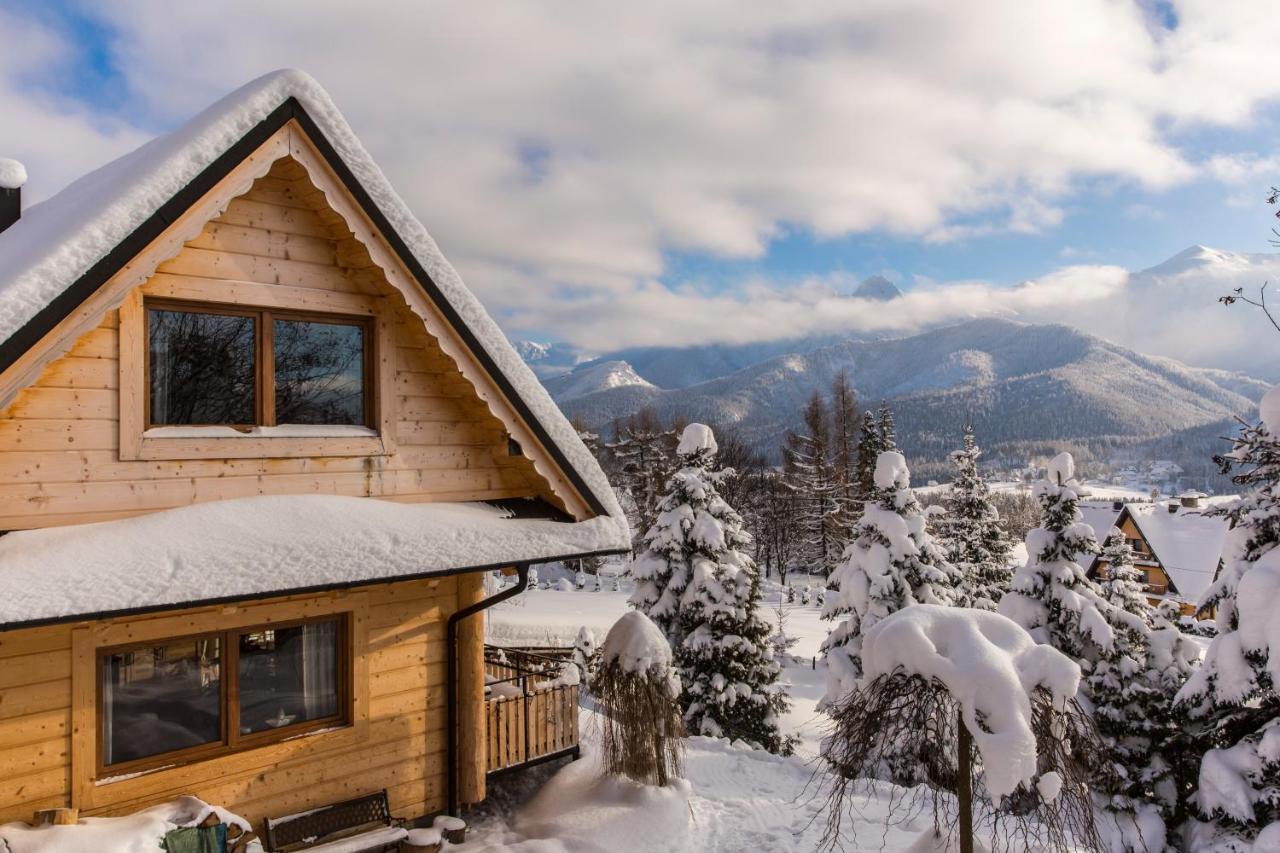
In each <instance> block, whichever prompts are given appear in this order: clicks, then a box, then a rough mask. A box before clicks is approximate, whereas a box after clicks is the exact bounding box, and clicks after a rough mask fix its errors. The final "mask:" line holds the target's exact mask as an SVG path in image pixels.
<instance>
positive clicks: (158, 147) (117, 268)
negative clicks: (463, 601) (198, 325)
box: [0, 71, 626, 547]
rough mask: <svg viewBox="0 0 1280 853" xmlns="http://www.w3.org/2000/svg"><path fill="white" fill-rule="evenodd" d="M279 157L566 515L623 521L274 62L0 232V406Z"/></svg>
mask: <svg viewBox="0 0 1280 853" xmlns="http://www.w3.org/2000/svg"><path fill="white" fill-rule="evenodd" d="M283 157H291V158H292V159H293V160H295V161H297V162H298V163H300V164H302V166H303V167H304V168H305V169H306V170H307V173H308V177H309V178H310V180H311V181H312V182H313V183H314V184H315V185H316V186H317V187H318V188H320V189H321V190H322V191H323V192H324V193H325V196H326V201H327V202H328V204H329V206H330V207H331V208H332V209H333V210H334V211H335V212H337V213H338V214H339V215H340V216H341V217H342V218H343V220H344V221H345V223H346V226H347V228H349V229H350V230H351V231H352V232H353V233H354V234H355V236H356V238H357V239H358V240H359V241H360V242H361V243H362V244H363V245H364V247H365V248H366V249H367V250H368V252H369V254H370V257H371V258H372V259H373V261H374V263H375V264H376V265H377V266H378V267H379V268H380V269H381V270H382V272H383V273H384V274H385V277H386V280H387V282H388V283H390V284H391V285H392V286H393V287H395V288H396V289H397V290H398V291H399V292H400V293H401V294H402V295H403V296H404V298H405V301H406V302H407V304H408V305H409V307H410V309H411V310H412V311H413V312H414V314H415V315H417V316H418V317H419V318H420V319H421V320H422V321H423V323H424V325H425V326H426V328H427V331H428V332H429V333H430V334H431V335H432V336H433V337H434V338H436V340H437V341H438V342H439V344H440V347H441V348H442V349H443V350H444V351H445V352H446V353H447V354H448V355H449V356H450V358H452V359H453V360H454V361H455V363H457V365H458V368H459V370H460V371H461V372H462V373H463V375H464V376H465V377H466V378H467V379H468V381H470V382H471V384H472V385H473V387H474V388H475V390H476V393H477V394H478V395H479V396H480V397H481V398H482V399H483V400H484V401H485V403H486V404H487V405H488V407H489V409H490V411H492V412H493V414H494V415H495V416H497V417H498V418H499V419H500V420H501V421H502V422H503V424H504V425H505V426H506V427H507V429H508V431H509V432H510V434H511V435H512V437H513V438H515V439H516V440H517V441H519V442H520V444H521V446H522V447H523V448H524V449H525V453H526V455H527V456H529V457H530V458H531V459H532V460H533V462H534V466H535V468H536V470H537V471H538V473H539V474H541V475H542V476H543V477H544V478H545V479H546V480H547V482H548V483H550V484H551V486H552V488H553V490H554V491H555V492H556V494H557V495H558V496H559V497H560V498H561V499H562V500H564V501H565V503H566V505H567V507H568V508H569V509H570V511H571V512H573V514H574V515H576V516H578V517H579V518H582V517H586V516H587V515H609V516H612V517H613V518H615V519H617V520H618V521H620V522H621V525H622V526H621V530H620V535H619V545H620V547H622V543H623V542H625V540H626V536H625V535H624V533H625V521H623V518H624V517H623V515H622V512H621V509H620V508H619V506H618V503H617V500H616V498H615V497H614V495H613V491H612V489H611V488H610V487H609V484H608V481H607V479H606V478H605V476H604V473H603V472H602V471H601V470H600V468H599V465H598V464H597V463H596V462H595V459H594V458H593V457H592V455H591V453H590V451H588V450H587V449H586V447H585V446H583V444H582V442H581V441H580V440H579V439H578V436H577V433H576V431H575V430H574V429H573V427H572V426H571V425H570V424H569V423H568V421H567V420H566V419H565V417H564V415H563V414H562V413H561V412H560V410H559V408H558V407H557V406H556V405H555V403H554V402H553V401H552V400H551V398H550V396H549V395H548V394H547V393H546V391H545V389H543V388H542V386H541V384H540V383H539V382H538V380H537V379H536V378H535V377H534V375H533V373H532V372H531V371H530V370H529V368H528V367H527V366H526V365H525V364H524V361H523V360H522V359H521V358H520V356H519V355H518V354H517V353H516V352H515V350H514V348H513V347H512V346H511V345H510V343H509V342H508V341H507V339H506V337H505V335H503V333H502V332H501V330H500V329H499V328H498V326H497V324H496V323H495V322H494V321H493V319H492V318H491V317H490V316H489V315H488V313H487V312H486V311H485V310H484V308H483V307H482V306H481V305H480V303H479V301H478V300H476V298H475V297H474V296H473V295H472V294H471V292H470V291H469V290H468V289H467V288H466V287H465V285H464V284H463V283H462V281H461V279H460V278H459V276H458V274H457V272H456V271H455V270H454V269H453V267H452V266H451V265H450V264H449V263H448V261H447V260H445V258H444V257H443V255H441V253H440V251H439V249H438V247H437V246H436V244H435V242H434V241H433V240H432V239H431V237H430V236H429V235H428V234H427V232H426V230H425V229H424V228H423V226H422V225H421V223H419V222H418V221H417V219H416V218H414V216H413V214H412V213H411V212H410V211H409V210H408V208H407V207H406V206H405V205H404V203H403V201H401V200H400V198H399V196H398V195H396V193H395V192H394V191H393V190H392V189H391V187H390V185H389V183H388V182H387V180H386V178H385V176H383V174H382V173H381V171H380V170H379V169H378V168H377V166H376V165H375V164H374V163H373V161H372V160H371V158H370V157H369V155H368V153H367V152H366V151H365V150H364V148H363V147H362V146H361V145H360V143H359V141H358V140H357V139H356V138H355V135H354V134H353V133H352V131H351V129H350V127H349V126H348V125H347V123H346V121H345V120H344V119H343V118H342V116H341V115H340V114H339V113H338V111H337V109H336V108H335V107H334V106H333V103H332V101H330V100H329V97H328V95H327V94H326V93H325V92H324V91H323V89H321V88H320V87H319V85H318V84H316V83H315V82H314V81H313V80H312V79H311V78H310V77H308V76H307V75H305V74H302V73H300V72H296V71H285V72H276V73H274V74H271V75H268V76H266V77H263V78H261V79H260V80H257V81H255V82H253V83H250V84H249V85H247V86H245V87H244V88H242V89H241V90H240V91H238V92H236V93H233V94H232V95H230V96H228V97H227V98H225V99H223V100H222V101H220V102H219V103H218V104H216V105H214V106H213V107H211V108H210V109H209V110H206V111H205V112H204V113H202V114H201V115H200V116H198V117H197V118H196V119H193V120H192V121H191V122H190V123H188V124H187V125H186V126H184V127H183V128H181V129H179V130H178V131H175V132H174V133H173V134H170V135H169V136H166V137H160V138H158V139H156V140H154V141H152V142H151V143H148V144H147V145H145V146H143V147H142V148H140V149H138V151H135V152H133V153H132V154H129V155H126V156H125V157H123V158H121V159H120V160H117V161H115V162H114V163H111V164H108V165H107V166H105V167H103V168H102V169H100V170H98V171H97V172H94V173H92V174H90V175H88V176H86V177H85V178H82V179H81V180H80V181H77V182H76V183H74V184H72V185H71V186H70V187H68V188H67V190H64V191H63V192H62V193H60V194H59V195H58V196H55V197H54V198H52V199H50V200H49V201H47V202H45V203H43V204H40V205H36V206H35V207H34V208H32V209H31V210H30V211H29V212H28V213H27V214H26V215H25V216H24V218H23V219H22V220H20V221H19V222H18V223H17V224H16V225H14V226H13V227H11V228H10V229H9V231H7V232H6V233H4V234H3V235H0V336H3V342H2V343H0V405H4V404H5V403H7V402H8V401H9V400H11V399H12V398H13V396H14V395H15V394H16V393H17V392H18V391H20V390H21V389H22V388H24V387H26V385H27V384H29V383H30V382H32V381H34V379H35V376H36V375H37V374H38V372H39V369H40V368H41V366H43V365H44V364H46V363H47V362H48V361H50V360H51V359H52V358H55V357H57V356H58V355H59V354H60V353H61V352H62V351H65V349H66V348H67V347H68V346H69V345H70V343H71V342H72V341H74V340H75V339H76V338H77V337H78V336H79V335H80V334H82V333H83V332H85V331H87V330H88V329H89V328H91V327H92V326H93V325H94V323H95V322H96V321H97V319H99V318H100V317H101V316H102V314H103V313H104V312H105V311H107V310H109V309H110V308H112V307H114V306H115V305H118V304H119V303H120V301H121V300H122V299H123V298H124V294H125V293H127V292H128V291H129V290H130V289H131V288H133V287H136V286H137V285H138V284H140V283H141V282H142V281H144V280H145V279H146V278H147V277H148V276H149V275H150V274H151V273H152V272H154V270H155V266H156V265H157V264H158V263H160V262H161V261H163V260H165V259H166V258H168V257H172V256H173V255H175V254H176V253H177V252H178V251H180V250H181V248H182V246H183V244H184V242H185V241H186V240H188V239H190V238H191V237H193V236H194V235H195V234H196V233H197V232H198V231H199V230H200V228H202V227H203V226H204V224H205V223H206V222H208V221H209V220H210V219H212V218H214V217H215V216H217V215H218V214H219V213H220V212H221V211H222V210H223V209H225V207H226V205H227V204H228V203H229V202H230V200H231V199H232V198H234V197H235V196H237V195H239V194H242V193H244V192H245V191H247V190H248V189H249V187H251V186H252V185H253V182H254V181H255V180H256V179H258V178H260V177H262V176H263V175H265V174H266V173H267V171H268V170H269V169H270V168H271V165H272V164H273V163H275V162H276V161H278V160H279V159H281V158H283Z"/></svg>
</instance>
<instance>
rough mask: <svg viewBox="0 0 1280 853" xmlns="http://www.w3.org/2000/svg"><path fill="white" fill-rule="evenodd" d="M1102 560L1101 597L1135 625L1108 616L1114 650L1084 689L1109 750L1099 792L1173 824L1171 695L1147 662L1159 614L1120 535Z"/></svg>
mask: <svg viewBox="0 0 1280 853" xmlns="http://www.w3.org/2000/svg"><path fill="white" fill-rule="evenodd" d="M1099 559H1100V562H1102V563H1105V565H1106V578H1105V579H1104V580H1103V581H1102V583H1101V584H1100V586H1101V592H1102V597H1103V598H1104V599H1105V600H1106V601H1107V602H1108V603H1109V604H1110V605H1112V607H1114V608H1115V609H1116V610H1118V611H1120V612H1122V613H1127V614H1129V615H1130V616H1132V617H1133V620H1132V621H1128V620H1121V619H1116V618H1114V617H1112V618H1111V621H1112V624H1113V627H1114V628H1115V629H1116V632H1115V648H1114V650H1113V651H1112V653H1110V654H1105V655H1103V656H1102V657H1101V658H1099V659H1098V660H1097V661H1095V662H1094V663H1093V668H1092V670H1091V671H1089V672H1088V674H1087V675H1086V678H1085V682H1084V685H1083V692H1084V694H1085V695H1086V696H1087V697H1088V698H1089V700H1090V701H1091V703H1092V706H1093V719H1094V724H1095V725H1096V726H1097V728H1098V735H1099V737H1100V738H1101V740H1102V744H1103V746H1104V748H1105V749H1104V754H1103V755H1101V756H1099V757H1100V758H1101V759H1105V761H1102V762H1100V764H1102V766H1101V768H1100V773H1101V774H1103V780H1104V781H1103V784H1101V785H1096V786H1095V787H1096V788H1097V793H1098V794H1099V795H1100V796H1101V797H1105V801H1104V807H1105V808H1106V809H1107V810H1108V811H1110V812H1112V813H1113V814H1116V815H1117V816H1119V817H1120V818H1121V819H1125V818H1126V817H1127V818H1128V819H1129V820H1133V821H1144V822H1145V821H1147V820H1149V818H1148V815H1149V813H1150V812H1149V810H1150V809H1152V808H1157V809H1160V810H1162V811H1163V812H1164V814H1163V816H1162V821H1163V822H1164V823H1166V824H1168V823H1170V822H1171V821H1172V818H1173V816H1174V810H1175V809H1176V806H1177V798H1176V797H1175V796H1172V795H1171V792H1172V788H1171V787H1170V783H1169V781H1168V778H1169V775H1170V766H1169V763H1168V761H1167V760H1166V758H1165V756H1164V755H1163V752H1164V749H1165V747H1166V746H1167V745H1168V741H1169V736H1170V734H1171V732H1170V729H1169V725H1168V722H1169V719H1170V712H1171V708H1172V703H1173V695H1174V694H1173V692H1171V691H1168V690H1167V689H1165V688H1164V687H1163V686H1162V684H1161V682H1160V680H1159V678H1158V676H1157V674H1156V673H1155V672H1154V671H1153V667H1152V663H1151V662H1150V642H1151V639H1150V627H1151V625H1152V624H1153V623H1154V621H1155V618H1156V613H1155V609H1154V608H1153V607H1152V606H1151V604H1150V603H1149V602H1148V601H1147V597H1146V595H1145V594H1144V593H1143V583H1144V577H1143V574H1142V572H1140V571H1138V569H1136V568H1135V567H1134V565H1133V551H1132V549H1131V548H1130V547H1129V542H1128V540H1126V539H1125V537H1124V534H1123V533H1121V532H1120V531H1119V530H1117V529H1114V528H1113V529H1112V530H1111V532H1110V533H1109V534H1108V536H1107V539H1106V541H1105V543H1104V544H1103V546H1102V553H1101V556H1100V558H1099ZM1162 795H1163V796H1162ZM1152 825H1154V823H1153V824H1152ZM1131 847H1132V849H1141V848H1138V847H1136V844H1135V845H1131Z"/></svg>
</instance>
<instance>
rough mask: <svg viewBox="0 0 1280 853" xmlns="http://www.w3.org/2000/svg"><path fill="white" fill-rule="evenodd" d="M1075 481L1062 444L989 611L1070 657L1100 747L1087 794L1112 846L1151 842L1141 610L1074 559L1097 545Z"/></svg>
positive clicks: (1150, 704) (1153, 699) (1157, 820)
mask: <svg viewBox="0 0 1280 853" xmlns="http://www.w3.org/2000/svg"><path fill="white" fill-rule="evenodd" d="M1078 488H1079V486H1078V484H1077V483H1076V481H1075V462H1074V460H1073V459H1072V458H1071V454H1069V453H1062V454H1059V455H1058V456H1057V457H1056V458H1055V459H1054V460H1053V461H1052V462H1051V463H1050V464H1049V471H1048V479H1046V480H1044V481H1042V482H1040V483H1038V484H1037V486H1036V497H1037V499H1038V500H1039V501H1040V507H1041V526H1040V527H1038V528H1035V529H1033V530H1032V531H1031V532H1029V533H1028V534H1027V554H1028V559H1027V563H1026V565H1025V566H1023V567H1021V568H1020V569H1018V571H1017V572H1016V574H1015V575H1014V578H1013V585H1012V589H1011V590H1010V591H1009V592H1008V593H1007V594H1006V595H1005V596H1004V598H1003V599H1001V601H1000V605H999V612H1000V613H1003V614H1004V615H1005V616H1008V617H1010V618H1012V619H1013V620H1014V621H1015V622H1018V623H1019V624H1021V625H1022V626H1023V627H1024V628H1026V629H1027V630H1028V631H1030V632H1031V634H1032V636H1034V637H1035V638H1036V639H1037V640H1038V641H1040V642H1042V643H1048V644H1049V645H1052V646H1053V647H1054V648H1056V649H1058V651H1060V652H1063V653H1064V654H1066V655H1067V656H1068V657H1070V658H1072V659H1074V660H1075V661H1077V662H1078V663H1079V664H1080V667H1081V670H1082V671H1083V673H1084V675H1085V678H1084V680H1083V681H1082V683H1081V688H1080V692H1081V698H1082V700H1083V701H1084V702H1085V703H1086V706H1087V707H1089V708H1091V709H1092V711H1093V718H1094V722H1095V724H1096V725H1097V727H1098V731H1099V734H1100V735H1101V737H1102V740H1103V744H1104V746H1105V747H1106V748H1105V749H1104V750H1103V751H1102V752H1101V753H1100V754H1098V755H1094V756H1089V759H1090V762H1089V763H1090V769H1091V776H1092V779H1091V782H1092V784H1091V787H1092V789H1093V791H1094V795H1095V798H1096V799H1097V800H1098V801H1099V804H1100V805H1101V806H1102V807H1103V808H1104V809H1106V810H1107V811H1108V812H1110V813H1111V814H1112V815H1113V816H1114V817H1115V819H1116V821H1117V823H1118V827H1119V830H1120V832H1121V833H1122V835H1123V837H1124V838H1125V839H1126V843H1125V844H1124V845H1123V846H1122V847H1121V848H1120V849H1127V850H1141V849H1143V847H1140V846H1137V845H1150V844H1155V845H1156V846H1154V847H1152V848H1151V849H1156V850H1160V849H1163V845H1164V831H1165V830H1164V821H1163V819H1162V818H1161V816H1160V814H1159V813H1158V811H1157V809H1156V805H1155V804H1154V800H1155V795H1154V790H1155V788H1156V786H1157V785H1158V784H1159V783H1160V782H1161V780H1162V779H1163V777H1164V776H1165V774H1166V770H1167V768H1166V767H1165V766H1164V764H1163V760H1162V759H1161V758H1160V757H1159V756H1158V754H1157V753H1156V746H1157V744H1158V743H1159V741H1160V733H1159V732H1158V731H1157V729H1158V725H1157V721H1158V719H1159V716H1158V714H1159V713H1160V707H1161V694H1160V693H1159V691H1157V690H1156V689H1155V688H1154V686H1153V685H1152V684H1151V683H1150V681H1149V680H1148V679H1147V678H1146V672H1147V666H1146V642H1147V640H1146V636H1147V626H1148V620H1146V619H1144V618H1142V617H1140V616H1136V615H1134V614H1132V613H1130V612H1128V611H1126V610H1124V609H1122V608H1121V607H1118V606H1116V605H1115V604H1114V603H1112V602H1111V601H1109V600H1108V599H1107V597H1106V595H1105V593H1104V590H1103V589H1102V588H1100V587H1099V586H1098V585H1097V584H1096V583H1094V582H1093V581H1091V580H1089V579H1088V578H1087V577H1086V576H1085V572H1084V569H1082V568H1081V567H1080V564H1079V563H1077V562H1076V559H1077V557H1078V555H1081V554H1096V553H1098V550H1099V549H1098V543H1097V540H1096V539H1095V538H1094V536H1093V531H1092V529H1091V528H1089V527H1088V526H1087V525H1085V524H1084V523H1083V521H1082V518H1081V514H1080V510H1079V506H1078V496H1077V493H1076V489H1078ZM1130 562H1132V561H1130ZM1122 577H1124V578H1125V579H1124V580H1122V581H1117V583H1116V584H1115V588H1114V590H1113V592H1114V594H1115V595H1116V597H1117V598H1118V599H1120V600H1126V601H1127V600H1129V598H1130V592H1131V590H1128V589H1125V588H1124V587H1123V586H1122V584H1124V583H1129V582H1131V581H1132V578H1131V576H1128V575H1124V572H1123V570H1122ZM1139 589H1140V588H1139ZM1144 603H1145V602H1144ZM1148 609H1149V608H1148ZM1157 835H1158V836H1159V839H1158V840H1157V839H1156V838H1155V837H1154V836H1157Z"/></svg>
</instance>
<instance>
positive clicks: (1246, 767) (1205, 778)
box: [1178, 388, 1280, 851]
mask: <svg viewBox="0 0 1280 853" xmlns="http://www.w3.org/2000/svg"><path fill="white" fill-rule="evenodd" d="M1261 409H1262V417H1263V423H1260V424H1257V425H1246V426H1245V427H1244V429H1243V430H1242V431H1241V432H1240V434H1239V435H1238V436H1237V437H1236V438H1235V439H1233V440H1232V445H1233V446H1232V450H1231V452H1230V453H1227V454H1223V455H1221V456H1217V457H1215V458H1214V461H1216V462H1217V463H1218V464H1219V466H1220V467H1221V469H1222V471H1223V473H1224V474H1225V473H1231V474H1232V481H1233V482H1235V483H1236V484H1237V485H1239V486H1241V487H1242V489H1245V490H1247V493H1246V494H1245V495H1244V496H1243V497H1241V498H1240V499H1238V500H1236V501H1234V502H1232V503H1230V504H1227V505H1226V506H1223V507H1215V508H1214V509H1212V510H1210V512H1212V513H1214V514H1217V515H1221V516H1225V517H1226V519H1227V522H1228V524H1229V531H1228V533H1227V539H1226V542H1225V543H1224V545H1223V553H1222V568H1221V570H1220V571H1219V574H1218V578H1217V580H1215V581H1214V582H1213V584H1212V585H1211V586H1210V587H1209V589H1208V591H1207V592H1206V593H1205V596H1204V597H1203V598H1202V599H1201V601H1200V609H1201V611H1203V612H1213V611H1214V610H1215V609H1216V615H1217V624H1218V634H1217V635H1216V636H1215V637H1214V638H1213V641H1212V643H1210V645H1209V650H1208V652H1207V653H1206V655H1205V659H1204V664H1203V665H1202V666H1201V667H1200V669H1199V670H1198V671H1197V672H1196V673H1195V674H1193V675H1192V676H1191V677H1190V679H1189V680H1188V681H1187V683H1186V685H1185V686H1184V687H1183V688H1182V690H1181V691H1180V692H1179V694H1178V702H1179V705H1180V706H1181V707H1182V708H1184V709H1185V710H1186V711H1187V713H1188V715H1189V716H1190V718H1191V720H1192V724H1193V727H1194V730H1193V735H1194V736H1196V738H1197V741H1198V743H1199V745H1200V748H1201V751H1202V753H1203V756H1204V757H1203V759H1202V762H1201V764H1200V775H1199V790H1198V791H1197V792H1196V794H1195V797H1194V800H1193V803H1194V807H1195V809H1196V811H1197V812H1198V813H1199V817H1200V818H1201V820H1202V821H1203V823H1202V824H1200V825H1199V826H1197V827H1196V833H1195V834H1196V842H1197V843H1198V844H1201V845H1202V846H1203V849H1214V850H1232V851H1234V850H1256V849H1259V848H1258V847H1254V846H1251V845H1253V844H1254V843H1255V841H1257V840H1258V838H1259V836H1260V835H1261V834H1262V833H1263V832H1264V831H1265V832H1266V834H1267V836H1268V838H1269V840H1270V841H1271V843H1276V842H1277V841H1280V826H1277V823H1280V694H1278V693H1277V677H1278V676H1280V649H1278V648H1276V646H1277V643H1276V642H1275V641H1274V640H1273V639H1272V638H1274V637H1275V636H1276V633H1275V627H1274V626H1275V625H1276V613H1277V612H1278V610H1280V549H1278V548H1277V547H1276V546H1277V545H1278V544H1280V438H1278V437H1277V436H1280V388H1273V389H1272V390H1271V391H1269V392H1267V394H1266V396H1264V397H1263V398H1262V405H1261ZM1211 845H1212V848H1211ZM1197 849H1199V848H1197Z"/></svg>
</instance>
